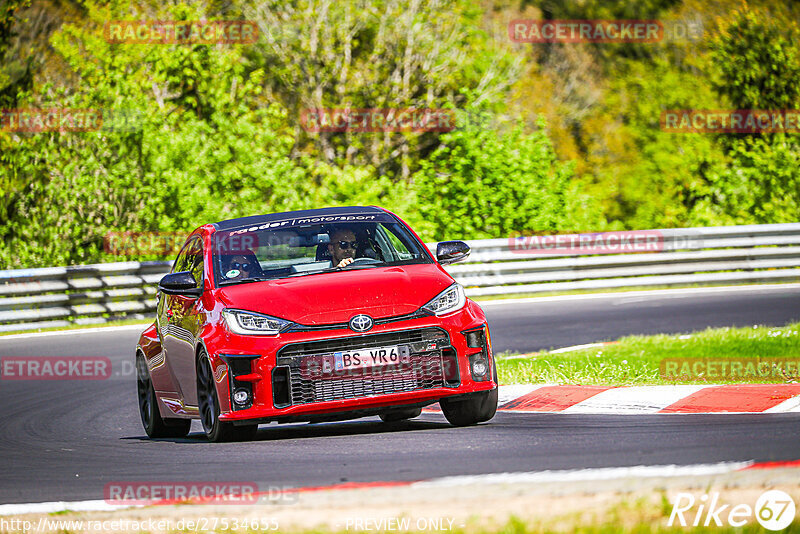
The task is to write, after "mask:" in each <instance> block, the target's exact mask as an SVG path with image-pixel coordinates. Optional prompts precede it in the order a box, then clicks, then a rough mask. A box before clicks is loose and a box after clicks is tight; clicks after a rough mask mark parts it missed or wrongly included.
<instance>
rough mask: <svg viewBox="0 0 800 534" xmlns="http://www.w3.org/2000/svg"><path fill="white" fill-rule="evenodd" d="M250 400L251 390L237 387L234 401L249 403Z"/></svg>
mask: <svg viewBox="0 0 800 534" xmlns="http://www.w3.org/2000/svg"><path fill="white" fill-rule="evenodd" d="M249 400H250V392H248V391H247V390H246V389H237V390H236V391H234V392H233V402H235V403H236V404H247V401H249Z"/></svg>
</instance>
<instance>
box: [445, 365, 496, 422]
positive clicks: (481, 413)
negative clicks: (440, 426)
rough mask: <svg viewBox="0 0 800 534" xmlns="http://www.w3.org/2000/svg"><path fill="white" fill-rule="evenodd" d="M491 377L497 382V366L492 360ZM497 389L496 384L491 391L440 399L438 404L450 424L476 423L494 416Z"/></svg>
mask: <svg viewBox="0 0 800 534" xmlns="http://www.w3.org/2000/svg"><path fill="white" fill-rule="evenodd" d="M492 377H493V378H494V381H495V383H496V384H499V382H498V381H497V367H496V366H495V363H494V362H492ZM499 391H500V387H499V385H498V387H496V388H494V389H493V390H491V391H484V392H482V393H475V394H473V395H470V396H469V397H467V398H466V399H464V398H462V399H454V400H450V399H442V400H441V401H439V406H441V407H442V413H443V414H444V417H445V419H447V421H448V422H449V423H450V424H451V425H455V426H469V425H477V424H478V423H483V422H484V421H488V420H489V419H491V418H492V417H494V414H495V413H496V412H497V395H498V392H499Z"/></svg>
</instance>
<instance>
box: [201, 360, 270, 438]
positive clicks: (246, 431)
mask: <svg viewBox="0 0 800 534" xmlns="http://www.w3.org/2000/svg"><path fill="white" fill-rule="evenodd" d="M197 407H198V410H199V411H200V421H201V422H202V423H203V431H204V432H205V433H206V437H207V438H208V440H209V441H247V440H251V439H253V438H254V437H255V435H256V431H257V430H258V425H242V426H236V425H234V424H233V423H226V422H224V421H220V420H219V398H218V397H217V388H216V386H215V384H214V374H213V373H212V372H211V362H210V361H209V359H208V355H207V354H206V353H205V352H202V353H201V354H200V358H198V360H197Z"/></svg>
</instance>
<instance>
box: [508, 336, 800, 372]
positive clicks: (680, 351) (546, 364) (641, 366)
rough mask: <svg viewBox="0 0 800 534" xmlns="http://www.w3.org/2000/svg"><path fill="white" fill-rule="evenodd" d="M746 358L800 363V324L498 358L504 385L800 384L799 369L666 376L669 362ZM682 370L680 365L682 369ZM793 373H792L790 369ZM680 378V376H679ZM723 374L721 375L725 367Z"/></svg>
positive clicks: (643, 338) (647, 338)
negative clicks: (664, 366) (665, 362)
mask: <svg viewBox="0 0 800 534" xmlns="http://www.w3.org/2000/svg"><path fill="white" fill-rule="evenodd" d="M687 358H691V359H704V360H719V359H734V358H735V359H743V360H746V361H752V362H754V363H756V364H757V363H759V362H761V361H763V360H764V359H768V358H774V359H780V360H789V361H793V362H795V364H798V363H800V323H794V324H790V325H788V326H784V327H778V328H776V327H765V326H758V327H756V326H754V327H747V328H714V329H708V330H705V331H702V332H696V333H693V334H691V335H663V334H662V335H656V336H630V337H625V338H622V339H620V340H619V342H618V343H616V344H613V345H606V346H603V347H598V348H591V349H583V350H578V351H574V352H568V353H562V354H551V353H549V352H539V353H534V354H528V355H513V354H500V355H498V368H497V371H498V375H499V378H500V382H501V383H502V384H528V383H559V384H564V383H569V384H603V385H639V384H675V383H731V382H742V383H785V382H792V381H793V382H800V379H798V370H797V369H796V368H795V369H794V370H792V369H791V368H789V369H788V372H787V373H784V374H781V373H780V372H778V371H777V370H776V372H772V370H771V369H772V368H771V364H770V366H768V368H769V369H770V370H769V371H767V374H768V376H765V377H764V376H743V375H744V373H741V374H740V376H738V377H736V378H731V377H730V376H709V374H708V373H704V374H702V375H701V376H695V375H694V374H692V375H689V376H676V378H677V379H673V378H665V377H663V376H662V374H661V369H660V364H661V362H662V360H665V359H687ZM679 369H680V367H679ZM785 370H787V369H785ZM677 374H678V375H680V373H677ZM717 374H719V367H718V371H717Z"/></svg>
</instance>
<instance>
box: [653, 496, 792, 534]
mask: <svg viewBox="0 0 800 534" xmlns="http://www.w3.org/2000/svg"><path fill="white" fill-rule="evenodd" d="M795 513H796V509H795V504H794V500H793V499H792V497H791V496H790V495H789V494H788V493H786V492H783V491H781V490H769V491H765V492H764V493H762V494H761V496H759V498H758V499H757V500H756V503H755V506H750V505H749V504H736V505H733V506H732V505H731V504H720V502H719V492H712V493H705V494H703V495H701V496H700V497H695V495H693V494H691V493H678V494H677V495H676V496H675V500H674V501H673V503H672V513H671V514H670V515H669V520H668V521H667V526H669V527H672V526H677V525H680V526H682V527H687V526H692V527H698V526H701V525H702V526H704V527H708V526H712V525H714V526H718V527H722V526H725V525H726V524H727V525H728V526H731V527H737V528H738V527H743V526H744V525H747V524H748V523H750V524H752V522H753V520H755V521H758V523H759V524H760V525H761V526H762V527H764V528H765V529H766V530H772V531H778V530H783V529H785V528H786V527H788V526H789V525H790V524H791V523H792V521H793V520H794V517H795Z"/></svg>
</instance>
